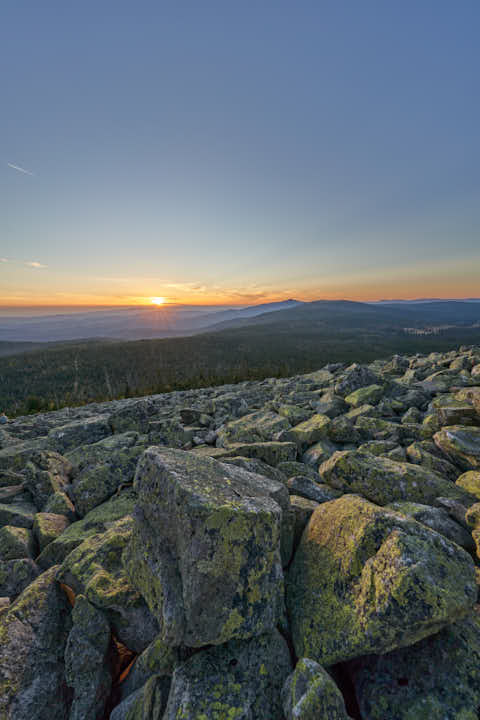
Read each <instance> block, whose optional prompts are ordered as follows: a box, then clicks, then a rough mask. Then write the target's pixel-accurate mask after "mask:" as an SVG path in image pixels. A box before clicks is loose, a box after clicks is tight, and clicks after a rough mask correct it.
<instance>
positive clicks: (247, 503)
mask: <svg viewBox="0 0 480 720" xmlns="http://www.w3.org/2000/svg"><path fill="white" fill-rule="evenodd" d="M135 489H136V490H137V492H138V504H137V506H136V508H135V514H134V517H135V526H134V534H133V538H132V542H131V544H130V545H129V547H128V549H127V552H126V553H125V563H126V568H127V571H128V574H129V576H130V578H131V580H132V583H133V584H134V585H135V586H136V587H137V588H138V589H139V590H140V592H141V593H142V594H143V596H144V597H145V599H146V601H147V603H148V605H149V607H150V609H151V611H152V612H153V613H154V615H155V616H156V618H157V619H158V621H159V623H160V625H161V628H162V636H163V638H164V640H165V641H166V642H167V643H168V644H170V645H180V644H185V645H189V646H192V647H201V646H202V645H207V644H210V643H211V644H220V643H223V642H226V641H227V640H229V639H231V638H248V637H251V636H253V635H259V634H261V633H264V632H267V631H269V630H271V629H273V628H274V627H275V625H276V623H277V622H278V620H279V617H280V614H281V608H282V604H283V574H282V567H281V561H280V538H281V530H282V515H283V513H282V509H281V506H280V504H279V502H277V500H279V501H280V502H282V497H284V493H287V495H288V492H287V490H286V487H285V485H283V484H280V483H277V482H275V481H273V480H270V479H268V478H266V477H264V476H260V475H256V474H254V473H249V472H248V471H246V470H243V468H240V467H236V466H234V465H226V464H223V463H219V462H217V461H215V460H212V459H210V458H206V457H205V458H200V457H198V456H196V455H195V454H194V453H187V452H184V451H181V450H171V449H164V448H155V447H151V448H149V449H148V450H147V451H146V452H145V453H144V455H143V456H142V458H141V460H140V462H139V465H138V469H137V474H136V477H135ZM292 530H293V528H292Z"/></svg>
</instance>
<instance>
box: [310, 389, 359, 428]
mask: <svg viewBox="0 0 480 720" xmlns="http://www.w3.org/2000/svg"><path fill="white" fill-rule="evenodd" d="M314 409H315V411H316V412H317V413H318V414H319V415H326V416H327V417H329V418H336V417H337V416H338V415H342V414H343V413H345V412H347V410H348V405H347V403H346V402H345V401H344V400H343V398H341V397H340V396H339V395H335V393H334V392H333V390H327V392H325V393H323V395H322V396H321V397H320V399H319V400H318V402H317V403H315V405H314ZM303 419H304V420H306V418H303ZM299 422H301V421H299Z"/></svg>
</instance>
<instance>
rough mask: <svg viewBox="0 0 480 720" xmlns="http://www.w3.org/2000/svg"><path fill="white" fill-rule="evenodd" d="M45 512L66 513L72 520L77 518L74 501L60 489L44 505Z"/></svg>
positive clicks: (68, 518)
mask: <svg viewBox="0 0 480 720" xmlns="http://www.w3.org/2000/svg"><path fill="white" fill-rule="evenodd" d="M43 512H46V513H52V514H53V515H65V517H66V518H67V520H70V522H73V521H74V520H77V513H76V512H75V506H74V504H73V502H72V501H71V500H70V498H69V497H68V495H67V494H66V493H64V492H60V491H59V492H54V493H53V495H50V497H49V499H48V500H47V502H46V504H45V505H44V507H43Z"/></svg>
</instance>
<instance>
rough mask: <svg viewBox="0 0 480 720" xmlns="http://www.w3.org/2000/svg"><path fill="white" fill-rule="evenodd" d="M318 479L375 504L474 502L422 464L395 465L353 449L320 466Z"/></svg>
mask: <svg viewBox="0 0 480 720" xmlns="http://www.w3.org/2000/svg"><path fill="white" fill-rule="evenodd" d="M318 472H319V475H320V477H321V479H322V480H323V481H324V482H326V483H327V484H328V485H331V486H332V487H334V488H336V489H337V490H342V492H354V493H359V494H360V495H362V496H363V497H365V498H367V499H368V500H371V501H372V502H374V503H376V504H377V505H387V504H388V503H391V502H395V501H398V500H409V501H410V502H419V503H423V504H425V505H430V504H433V503H434V501H435V498H437V497H450V498H453V499H456V500H459V501H460V502H464V503H465V504H466V505H469V504H470V505H471V504H472V503H473V502H475V497H474V496H472V495H471V494H470V493H468V492H467V491H465V490H463V488H460V487H458V486H457V485H455V483H452V482H451V481H450V480H446V479H445V478H443V477H442V476H441V475H438V474H437V473H435V472H433V471H431V470H427V469H425V468H424V467H422V466H421V465H413V464H412V463H406V462H397V461H395V460H391V459H390V458H387V457H384V456H375V455H372V454H369V453H364V452H358V451H355V450H343V451H338V452H336V453H335V454H334V455H332V457H331V458H330V459H329V460H327V461H326V462H324V463H323V464H322V465H320V467H319V470H318Z"/></svg>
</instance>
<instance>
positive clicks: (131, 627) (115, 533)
mask: <svg viewBox="0 0 480 720" xmlns="http://www.w3.org/2000/svg"><path fill="white" fill-rule="evenodd" d="M132 524H133V520H132V518H131V517H128V516H127V517H125V518H122V519H121V520H117V522H114V523H112V524H111V527H109V529H108V530H106V532H104V533H99V534H97V535H93V536H91V537H88V538H86V539H85V540H84V541H83V542H82V543H81V544H80V545H78V547H76V548H75V549H74V550H72V552H71V553H70V554H69V555H67V557H66V558H65V560H64V561H63V564H62V566H61V568H60V570H59V571H58V573H57V580H59V581H60V582H62V583H64V584H65V585H68V586H69V587H71V588H72V590H73V591H74V593H76V594H82V595H85V596H86V598H87V600H88V601H89V602H90V603H92V604H93V605H94V606H95V607H96V608H99V609H100V610H102V611H103V612H104V614H105V616H106V618H107V620H108V621H109V623H110V625H111V627H112V630H113V632H114V633H115V635H116V637H117V638H118V639H119V640H120V642H122V643H123V644H124V645H126V646H127V647H128V648H129V649H130V650H133V651H135V652H142V651H143V650H144V649H145V648H146V647H147V645H149V643H150V642H151V641H152V640H153V638H154V637H155V636H156V635H157V633H158V626H157V623H156V621H155V619H154V618H153V617H152V614H151V613H150V611H149V609H148V608H147V606H146V604H145V601H144V600H143V598H142V597H141V595H140V593H138V591H137V590H136V588H134V587H132V585H131V583H129V581H128V578H127V575H126V573H125V570H124V568H123V564H122V553H123V551H124V549H125V547H126V545H127V544H128V542H129V541H130V538H131V534H132Z"/></svg>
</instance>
